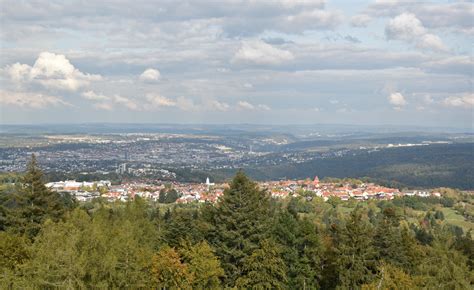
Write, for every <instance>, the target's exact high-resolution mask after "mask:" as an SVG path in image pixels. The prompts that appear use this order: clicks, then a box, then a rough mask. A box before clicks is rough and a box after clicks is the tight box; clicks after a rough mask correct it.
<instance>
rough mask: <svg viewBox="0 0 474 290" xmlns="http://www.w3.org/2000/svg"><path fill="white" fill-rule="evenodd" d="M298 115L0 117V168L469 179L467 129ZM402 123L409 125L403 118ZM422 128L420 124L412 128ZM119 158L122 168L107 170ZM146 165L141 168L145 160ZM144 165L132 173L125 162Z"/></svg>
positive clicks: (471, 139) (438, 182)
mask: <svg viewBox="0 0 474 290" xmlns="http://www.w3.org/2000/svg"><path fill="white" fill-rule="evenodd" d="M408 129H409V128H403V127H400V128H390V127H382V126H379V127H376V126H374V127H370V126H365V127H364V126H347V125H346V126H343V125H313V126H310V125H305V126H302V125H300V126H296V125H295V126H270V125H267V126H262V125H250V124H249V125H173V124H168V125H160V124H156V125H155V124H127V125H123V124H122V125H121V124H83V125H74V124H71V125H51V126H20V125H15V126H2V127H1V130H2V131H3V134H2V135H1V136H0V140H1V142H0V146H1V147H0V157H1V161H0V169H1V170H2V171H3V172H13V171H21V170H24V166H25V164H26V162H27V160H28V158H29V157H30V155H31V153H35V154H37V155H38V160H39V162H40V164H41V165H42V166H44V169H45V171H46V173H47V174H48V176H49V178H51V181H57V180H54V179H58V178H76V179H81V180H82V179H88V178H89V179H91V178H98V177H101V175H102V177H104V178H109V179H114V180H120V179H122V178H136V179H139V178H144V177H147V178H159V177H163V176H160V171H159V170H162V169H164V170H168V171H171V172H175V173H176V177H175V178H176V179H177V180H180V181H203V180H204V179H205V178H206V177H207V176H209V177H211V178H212V179H214V180H218V181H222V180H225V179H228V178H230V177H231V176H232V175H233V174H235V172H236V171H237V170H238V169H244V170H245V171H246V172H248V174H249V175H250V176H251V177H252V178H255V179H257V180H279V179H285V178H308V177H309V178H311V177H313V176H315V175H317V176H320V177H340V178H342V177H354V178H364V177H367V178H370V179H372V180H376V181H378V182H381V183H384V184H390V185H392V186H397V187H409V188H420V187H428V188H433V187H441V186H446V187H457V188H461V189H472V188H474V183H473V180H474V178H472V177H473V176H474V169H473V166H472V164H474V155H473V154H472V152H473V148H474V147H473V145H474V134H473V133H472V132H462V130H459V129H458V130H454V129H453V130H450V131H448V132H443V131H441V130H442V129H438V131H437V130H436V129H435V128H428V129H426V128H425V131H407V130H408ZM410 129H411V128H410ZM417 129H418V130H421V128H417ZM123 163H126V164H127V167H128V168H129V171H130V172H127V173H126V174H122V175H117V174H115V171H116V169H117V168H118V166H119V164H123ZM145 169H146V170H145ZM139 171H140V172H145V173H143V174H139V175H138V174H135V175H134V174H133V172H139Z"/></svg>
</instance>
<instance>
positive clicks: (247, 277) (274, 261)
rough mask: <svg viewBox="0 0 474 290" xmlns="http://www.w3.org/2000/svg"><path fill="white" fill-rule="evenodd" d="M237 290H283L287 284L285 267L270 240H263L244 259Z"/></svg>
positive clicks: (278, 252)
mask: <svg viewBox="0 0 474 290" xmlns="http://www.w3.org/2000/svg"><path fill="white" fill-rule="evenodd" d="M242 270H243V271H242V275H241V276H240V277H239V278H237V280H236V283H235V285H236V286H237V287H238V288H253V289H283V288H285V284H286V282H287V277H286V266H285V263H284V261H283V259H281V257H280V251H279V249H278V247H277V245H276V244H275V243H274V242H273V241H272V240H267V239H264V240H262V241H261V243H260V246H259V248H258V249H256V250H255V251H254V252H253V253H252V255H250V256H248V257H246V258H245V259H244V263H243V268H242Z"/></svg>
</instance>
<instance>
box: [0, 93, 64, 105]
mask: <svg viewBox="0 0 474 290" xmlns="http://www.w3.org/2000/svg"><path fill="white" fill-rule="evenodd" d="M0 104H3V105H13V106H18V107H23V108H33V109H41V108H45V107H50V106H60V105H63V106H71V104H69V103H67V102H65V101H63V100H62V99H61V98H59V97H55V96H50V95H45V94H41V93H28V92H9V91H0Z"/></svg>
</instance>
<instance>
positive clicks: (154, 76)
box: [140, 68, 161, 82]
mask: <svg viewBox="0 0 474 290" xmlns="http://www.w3.org/2000/svg"><path fill="white" fill-rule="evenodd" d="M160 77H161V74H160V71H158V70H157V69H153V68H149V69H146V70H145V71H144V72H143V73H142V74H141V75H140V80H142V81H149V82H150V81H151V82H153V81H157V80H159V79H160Z"/></svg>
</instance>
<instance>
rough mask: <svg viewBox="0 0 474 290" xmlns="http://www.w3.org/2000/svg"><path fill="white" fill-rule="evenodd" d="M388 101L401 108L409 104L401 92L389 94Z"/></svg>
mask: <svg viewBox="0 0 474 290" xmlns="http://www.w3.org/2000/svg"><path fill="white" fill-rule="evenodd" d="M388 101H389V102H390V104H392V105H393V106H394V108H395V109H400V108H401V107H403V106H405V105H406V104H407V101H406V100H405V97H404V96H403V95H402V94H401V93H391V94H390V96H388Z"/></svg>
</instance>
